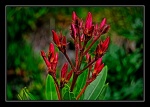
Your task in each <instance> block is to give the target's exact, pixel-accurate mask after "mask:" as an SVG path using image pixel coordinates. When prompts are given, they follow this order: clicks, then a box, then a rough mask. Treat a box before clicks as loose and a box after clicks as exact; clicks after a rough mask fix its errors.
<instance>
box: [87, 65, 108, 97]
mask: <svg viewBox="0 0 150 107" xmlns="http://www.w3.org/2000/svg"><path fill="white" fill-rule="evenodd" d="M106 78H107V66H105V67H104V68H103V69H102V71H101V72H100V74H99V75H98V76H97V77H96V79H95V80H94V81H93V82H92V83H91V84H90V85H89V86H88V87H87V89H86V90H85V93H84V100H96V99H97V98H98V96H99V94H100V92H101V90H102V88H103V86H104V84H105V81H106Z"/></svg>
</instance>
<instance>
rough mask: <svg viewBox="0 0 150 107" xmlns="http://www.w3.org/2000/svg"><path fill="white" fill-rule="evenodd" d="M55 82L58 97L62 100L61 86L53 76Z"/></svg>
mask: <svg viewBox="0 0 150 107" xmlns="http://www.w3.org/2000/svg"><path fill="white" fill-rule="evenodd" d="M52 77H53V79H54V81H55V85H56V91H57V95H58V99H59V100H61V93H60V90H59V84H58V82H57V80H56V78H55V77H54V76H52Z"/></svg>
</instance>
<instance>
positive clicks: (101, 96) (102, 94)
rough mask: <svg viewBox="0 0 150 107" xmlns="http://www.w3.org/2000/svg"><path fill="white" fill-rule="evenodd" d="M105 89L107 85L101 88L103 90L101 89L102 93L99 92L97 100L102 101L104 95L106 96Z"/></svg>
mask: <svg viewBox="0 0 150 107" xmlns="http://www.w3.org/2000/svg"><path fill="white" fill-rule="evenodd" d="M107 88H108V83H107V84H105V85H104V86H103V89H102V91H101V92H100V94H99V96H98V98H97V100H104V98H105V95H106V92H107Z"/></svg>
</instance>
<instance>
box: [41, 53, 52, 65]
mask: <svg viewBox="0 0 150 107" xmlns="http://www.w3.org/2000/svg"><path fill="white" fill-rule="evenodd" d="M41 56H42V57H43V59H44V61H45V63H46V65H47V67H48V68H50V67H51V64H50V62H49V61H48V59H47V58H46V55H45V52H44V51H41Z"/></svg>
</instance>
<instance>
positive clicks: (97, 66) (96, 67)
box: [94, 58, 102, 71]
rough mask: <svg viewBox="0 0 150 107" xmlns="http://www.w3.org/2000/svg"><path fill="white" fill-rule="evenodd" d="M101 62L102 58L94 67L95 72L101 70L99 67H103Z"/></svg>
mask: <svg viewBox="0 0 150 107" xmlns="http://www.w3.org/2000/svg"><path fill="white" fill-rule="evenodd" d="M101 62H102V58H99V59H98V60H97V61H96V63H95V67H94V70H96V71H97V69H98V68H99V66H100V65H101Z"/></svg>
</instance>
